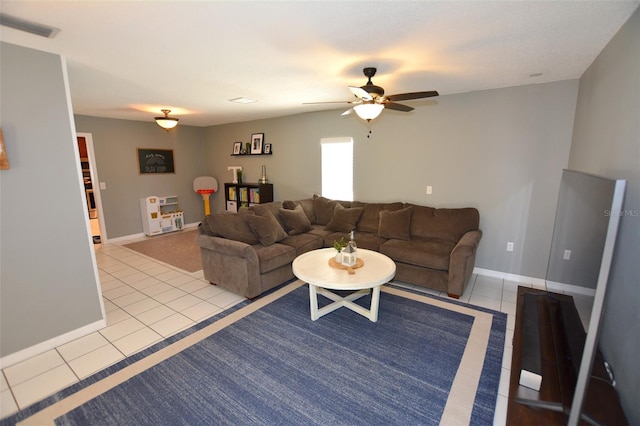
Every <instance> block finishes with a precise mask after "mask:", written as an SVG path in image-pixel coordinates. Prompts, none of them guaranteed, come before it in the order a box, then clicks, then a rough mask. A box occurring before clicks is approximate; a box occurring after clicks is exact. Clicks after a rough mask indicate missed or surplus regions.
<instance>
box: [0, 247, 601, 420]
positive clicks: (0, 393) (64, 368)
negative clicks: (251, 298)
mask: <svg viewBox="0 0 640 426" xmlns="http://www.w3.org/2000/svg"><path fill="white" fill-rule="evenodd" d="M122 244H124V243H122ZM95 248H96V258H97V261H98V269H99V273H100V282H101V285H102V295H103V298H104V304H105V310H106V312H107V327H106V328H104V329H102V330H100V331H98V332H95V333H92V334H90V335H88V336H85V337H82V338H80V339H77V340H75V341H72V342H69V343H67V344H64V345H62V346H59V347H57V348H55V349H52V350H50V351H47V352H45V353H43V354H40V355H37V356H34V357H32V358H30V359H28V360H26V361H23V362H20V363H18V364H15V365H12V366H9V367H7V368H4V369H3V370H2V374H1V375H0V418H4V417H6V416H9V415H11V414H13V413H15V412H17V411H18V410H20V409H23V408H25V407H27V406H29V405H31V404H33V403H35V402H37V401H39V400H41V399H43V398H46V397H47V396H49V395H51V394H53V393H55V392H57V391H59V390H61V389H63V388H65V387H67V386H70V385H72V384H74V383H76V382H78V381H80V380H82V379H84V378H86V377H88V376H90V375H91V374H94V373H96V372H98V371H100V370H102V369H104V368H106V367H108V366H110V365H112V364H115V363H116V362H118V361H120V360H122V359H124V358H125V357H127V356H130V355H132V354H134V353H136V352H138V351H140V350H142V349H145V348H147V347H149V346H151V345H153V344H155V343H157V342H159V341H161V340H162V339H165V338H167V337H169V336H171V335H173V334H175V333H177V332H179V331H182V330H184V329H186V328H188V327H191V326H192V325H194V324H196V323H197V322H199V321H202V320H204V319H206V318H209V317H211V316H212V315H215V314H217V313H219V312H222V311H223V310H225V309H227V308H229V307H231V306H233V305H235V304H237V303H239V302H241V301H243V300H244V298H242V297H241V296H238V295H236V294H233V293H231V292H228V291H226V290H224V289H222V288H219V287H215V286H212V285H210V284H209V283H208V282H207V281H205V280H204V278H203V275H202V271H198V272H195V273H188V272H185V271H183V270H180V269H177V268H174V267H172V266H170V265H167V264H165V263H162V262H159V261H156V260H154V259H151V258H149V257H146V256H143V255H141V254H138V253H137V252H134V251H132V250H129V249H127V248H125V247H122V246H121V245H116V244H97V245H96V246H95ZM396 284H398V285H401V286H404V287H408V288H412V289H415V290H420V291H423V292H425V293H427V294H433V295H437V296H441V297H447V295H446V293H440V292H437V291H431V290H427V289H424V288H421V287H417V286H412V285H405V284H403V283H399V282H396ZM518 285H523V286H527V287H534V286H533V285H531V284H526V283H517V282H513V281H508V280H503V279H501V278H494V277H489V276H484V275H474V276H473V277H472V278H471V282H470V283H469V285H468V286H467V289H466V290H465V292H464V294H463V295H462V297H461V298H460V301H462V302H466V303H470V304H473V305H477V306H482V307H485V308H490V309H494V310H497V311H501V312H504V313H506V314H507V315H508V317H507V333H506V339H505V352H504V357H503V362H502V374H501V376H500V387H499V390H498V400H497V405H496V414H495V418H494V424H495V425H503V424H505V422H506V413H507V399H508V394H509V375H510V368H511V354H512V351H513V348H512V338H513V330H514V324H515V311H516V294H517V287H518ZM572 296H574V298H575V299H576V306H577V307H578V310H579V311H580V314H581V317H582V319H583V322H585V323H586V322H588V317H589V314H590V310H591V302H592V300H591V298H589V297H586V296H579V295H572ZM585 328H586V325H585Z"/></svg>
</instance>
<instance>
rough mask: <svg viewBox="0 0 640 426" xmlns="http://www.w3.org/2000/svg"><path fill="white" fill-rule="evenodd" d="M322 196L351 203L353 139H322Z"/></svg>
mask: <svg viewBox="0 0 640 426" xmlns="http://www.w3.org/2000/svg"><path fill="white" fill-rule="evenodd" d="M320 144H321V147H322V196H323V197H327V198H331V199H333V200H345V201H353V138H349V137H342V138H322V139H320Z"/></svg>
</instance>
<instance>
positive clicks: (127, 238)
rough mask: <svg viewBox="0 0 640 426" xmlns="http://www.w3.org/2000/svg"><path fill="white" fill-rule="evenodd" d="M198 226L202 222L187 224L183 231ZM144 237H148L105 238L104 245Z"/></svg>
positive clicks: (141, 233)
mask: <svg viewBox="0 0 640 426" xmlns="http://www.w3.org/2000/svg"><path fill="white" fill-rule="evenodd" d="M198 225H200V222H193V223H186V224H185V225H184V227H183V228H182V229H189V228H197V227H198ZM160 235H162V234H160ZM144 237H146V235H145V234H144V232H140V233H139V234H131V235H125V236H123V237H116V238H105V240H104V241H103V242H104V243H109V244H119V243H128V242H130V241H129V240H133V239H139V238H144Z"/></svg>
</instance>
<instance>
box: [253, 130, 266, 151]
mask: <svg viewBox="0 0 640 426" xmlns="http://www.w3.org/2000/svg"><path fill="white" fill-rule="evenodd" d="M263 143H264V133H254V134H252V135H251V154H262V144H263Z"/></svg>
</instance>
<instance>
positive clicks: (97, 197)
mask: <svg viewBox="0 0 640 426" xmlns="http://www.w3.org/2000/svg"><path fill="white" fill-rule="evenodd" d="M77 136H78V137H83V138H84V139H85V141H86V144H87V155H88V157H89V173H90V174H91V185H92V189H93V199H94V201H95V203H96V209H97V210H98V223H99V224H100V241H102V242H103V243H105V242H107V226H106V225H105V220H104V211H103V209H102V194H101V190H100V179H99V177H98V166H97V164H96V154H95V150H94V148H93V135H92V134H91V133H83V132H77Z"/></svg>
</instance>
